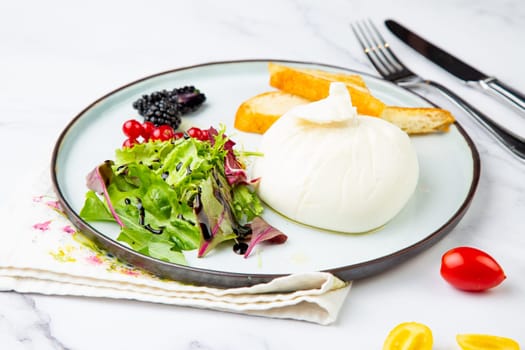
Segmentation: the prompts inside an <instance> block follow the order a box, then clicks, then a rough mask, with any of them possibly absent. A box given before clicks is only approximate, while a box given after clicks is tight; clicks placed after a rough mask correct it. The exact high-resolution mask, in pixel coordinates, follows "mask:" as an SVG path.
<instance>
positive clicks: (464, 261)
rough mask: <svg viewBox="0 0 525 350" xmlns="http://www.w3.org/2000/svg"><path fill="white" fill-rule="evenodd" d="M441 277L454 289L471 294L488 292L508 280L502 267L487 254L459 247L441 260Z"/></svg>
mask: <svg viewBox="0 0 525 350" xmlns="http://www.w3.org/2000/svg"><path fill="white" fill-rule="evenodd" d="M440 272H441V276H442V277H443V278H444V279H445V281H447V282H448V283H450V284H451V285H453V286H454V287H456V288H458V289H461V290H465V291H471V292H479V291H483V290H487V289H490V288H493V287H496V286H497V285H499V284H500V283H501V282H503V280H504V279H505V278H506V276H505V272H504V271H503V269H502V268H501V266H500V265H499V264H498V263H497V262H496V260H494V258H492V257H491V256H490V255H488V254H487V253H485V252H483V251H481V250H479V249H476V248H472V247H457V248H453V249H451V250H449V251H447V252H446V253H445V254H444V255H443V257H442V258H441V271H440Z"/></svg>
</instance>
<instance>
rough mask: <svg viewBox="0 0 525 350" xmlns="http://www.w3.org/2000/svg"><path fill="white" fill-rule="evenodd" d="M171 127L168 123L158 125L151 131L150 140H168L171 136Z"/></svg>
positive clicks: (172, 132)
mask: <svg viewBox="0 0 525 350" xmlns="http://www.w3.org/2000/svg"><path fill="white" fill-rule="evenodd" d="M174 134H175V133H174V131H173V128H172V127H171V126H169V125H160V126H158V127H156V128H155V129H153V131H152V132H151V139H152V140H160V141H168V140H171V139H172V138H173V135H174Z"/></svg>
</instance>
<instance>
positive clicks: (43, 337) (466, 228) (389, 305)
mask: <svg viewBox="0 0 525 350" xmlns="http://www.w3.org/2000/svg"><path fill="white" fill-rule="evenodd" d="M368 17H369V18H372V19H373V20H374V21H375V22H376V24H378V25H381V26H382V22H383V20H384V19H386V18H394V19H397V20H399V21H401V22H402V23H404V24H406V25H407V26H409V27H410V28H412V29H414V30H416V31H418V32H419V33H421V34H422V35H423V36H424V37H427V38H431V39H432V40H433V41H434V43H436V44H437V45H439V46H442V47H444V48H447V49H448V50H449V51H450V52H453V53H455V54H457V55H458V56H460V57H461V58H462V59H464V60H466V61H468V62H470V63H472V64H473V65H475V66H477V67H478V68H479V69H480V70H482V71H485V72H487V73H491V74H494V75H496V76H498V77H499V78H501V79H502V80H503V81H506V82H507V83H509V84H510V85H513V86H514V87H516V88H518V89H521V90H522V91H525V63H524V62H525V46H524V45H523V37H524V35H525V3H524V2H523V0H502V1H492V0H458V1H454V0H431V1H424V0H419V1H418V0H398V1H386V0H385V1H371V0H366V1H365V0H325V1H314V0H308V1H294V0H287V1H278V0H267V1H240V0H239V1H235V0H226V1H211V0H195V1H178V0H177V1H158V0H155V1H148V2H146V1H143V2H141V1H102V0H92V1H86V2H76V1H60V0H50V1H45V2H40V1H7V0H4V1H2V2H0V147H1V150H2V151H1V155H2V162H3V165H2V171H1V172H0V173H1V177H0V180H1V183H2V184H3V186H2V187H1V192H0V205H2V209H5V208H6V207H7V206H9V200H8V198H9V197H10V196H12V195H15V194H14V193H12V191H10V188H12V186H11V184H12V183H13V182H16V180H17V178H18V174H20V173H23V172H24V171H27V169H28V168H29V169H30V164H32V163H34V162H36V161H37V159H35V156H34V154H35V152H34V150H35V149H37V148H42V147H50V146H51V144H52V143H53V142H54V140H55V139H56V138H57V136H58V134H59V132H60V131H61V130H62V128H63V127H64V126H65V124H66V123H67V122H68V121H69V120H70V119H71V118H72V117H73V116H75V115H76V114H77V113H78V112H79V111H80V110H81V109H83V108H84V107H85V106H87V105H88V104H89V103H91V102H92V101H93V100H95V99H96V98H98V97H100V96H101V95H103V94H105V93H107V92H109V91H111V90H113V89H114V88H116V87H118V86H120V85H122V84H125V83H127V82H130V81H132V80H135V79H137V78H139V77H142V76H145V75H149V74H152V73H156V72H159V71H164V70H168V69H172V68H176V67H179V66H184V65H190V64H194V63H203V62H207V61H217V60H229V59H244V58H283V59H297V60H306V61H317V62H323V63H328V64H334V65H339V66H345V67H350V68H354V69H358V70H362V71H366V72H373V70H372V69H371V66H370V65H369V64H368V62H367V60H366V58H365V57H364V55H363V54H362V53H361V51H360V49H359V46H358V44H357V42H356V41H355V40H354V38H353V36H352V33H351V31H350V29H349V26H348V25H349V23H350V22H351V21H353V20H357V19H363V18H368ZM382 28H383V33H384V34H385V36H386V37H387V38H388V39H390V41H391V43H392V46H393V48H394V49H395V51H396V53H398V56H400V57H401V58H402V59H403V61H405V63H407V64H409V65H410V67H411V68H413V70H415V71H416V72H418V73H421V74H423V75H424V76H426V77H428V78H432V79H435V80H437V81H439V82H441V83H443V84H445V85H447V86H448V87H450V88H452V89H453V90H455V91H457V92H458V93H460V94H461V95H463V96H464V97H465V98H466V99H468V100H469V101H470V102H472V103H474V104H475V105H476V106H478V107H479V108H480V109H483V110H485V111H487V113H488V114H489V115H491V116H492V117H494V118H495V119H497V120H500V121H501V122H502V123H504V124H505V125H507V126H508V127H511V128H513V129H514V130H515V131H516V132H518V133H520V134H521V135H524V136H525V117H523V116H519V115H517V114H516V113H514V112H513V111H512V110H511V109H509V108H506V107H504V106H502V105H501V104H500V103H498V102H496V101H495V100H494V99H493V98H491V97H488V96H487V95H484V94H482V93H480V92H477V91H474V90H472V89H470V88H468V87H466V86H464V85H462V84H461V83H460V82H459V81H458V80H456V79H455V78H454V77H452V76H450V75H448V74H447V73H445V72H444V71H442V70H440V69H439V68H437V67H435V66H433V65H432V64H431V63H429V62H427V61H425V59H423V58H422V57H420V56H417V55H416V54H415V53H414V52H412V51H410V49H408V48H407V47H405V46H404V44H402V43H401V42H399V41H398V40H397V39H395V38H394V37H393V36H392V35H390V34H389V33H388V32H387V31H386V29H385V28H384V27H383V26H382ZM429 97H431V98H433V99H435V101H438V102H439V101H440V99H439V98H437V97H436V95H429ZM443 106H444V107H446V108H449V109H451V110H452V111H453V112H454V113H455V115H456V117H457V119H458V120H459V121H460V123H461V124H462V125H463V126H464V127H465V128H466V129H467V131H468V132H469V133H470V134H471V136H472V137H473V139H474V140H475V143H476V145H477V147H478V148H479V151H480V153H481V161H482V174H481V179H480V184H479V188H478V191H477V194H476V197H475V199H474V201H473V203H472V206H471V209H470V210H469V212H468V213H467V215H466V216H465V218H464V219H463V221H462V222H461V223H460V225H459V226H458V227H457V228H456V229H455V230H454V231H453V232H452V233H451V234H450V235H449V236H447V237H446V238H445V239H444V240H442V241H441V242H439V243H438V244H437V245H436V246H434V247H432V248H431V249H430V250H428V251H427V252H425V253H423V254H421V255H419V256H418V257H416V258H414V259H413V260H411V261H410V262H408V263H405V264H403V265H401V266H398V267H396V268H394V269H393V270H391V271H389V272H388V273H384V274H381V275H379V276H376V277H373V278H369V279H366V280H362V281H357V282H356V283H355V284H354V287H353V289H352V291H351V293H350V297H349V298H348V300H347V303H346V304H345V306H344V308H343V310H342V312H341V315H340V318H339V320H338V322H337V323H336V324H334V325H331V326H328V327H323V326H318V325H314V324H308V323H303V322H294V321H282V320H273V319H265V318H257V317H249V316H239V315H234V314H226V313H221V312H214V311H204V310H195V309H187V308H180V307H167V306H163V305H154V304H147V303H140V302H131V301H115V300H103V299H102V300H101V299H87V298H74V297H52V296H38V295H21V294H17V293H0V347H1V348H2V349H95V348H101V349H106V348H117V349H120V348H126V349H145V348H147V349H210V350H211V349H245V348H249V349H315V348H321V347H326V346H327V344H330V347H331V348H344V349H379V348H381V346H382V343H383V341H384V339H385V337H386V334H387V333H388V331H389V330H390V329H391V328H393V327H394V326H395V325H397V324H398V323H401V322H404V321H418V322H422V323H425V324H427V325H428V326H430V327H431V329H432V330H433V332H434V338H435V349H456V348H457V346H456V345H455V340H454V337H455V334H457V333H491V334H497V335H503V336H509V337H512V338H514V339H516V340H518V341H520V342H521V344H522V346H525V314H524V310H525V297H524V295H525V279H524V277H523V276H525V259H524V254H523V249H524V248H525V238H524V237H525V219H524V217H525V215H524V214H525V165H524V164H519V163H518V162H517V161H515V160H514V159H513V158H512V157H510V156H509V155H508V154H507V153H506V152H504V151H503V150H502V149H501V147H500V146H499V145H497V144H495V143H494V141H493V139H492V138H491V137H490V136H488V135H487V133H486V132H485V131H484V130H483V129H481V128H480V127H479V126H478V125H476V123H474V122H472V121H471V120H470V119H469V118H468V117H467V116H465V115H464V114H462V113H461V112H459V111H457V110H455V109H454V108H453V107H451V106H450V105H447V104H444V105H443ZM3 211H4V210H2V212H3ZM8 219H9V218H5V217H2V218H1V220H2V221H4V220H8ZM0 244H1V242H0ZM458 245H474V246H478V247H481V248H483V249H485V250H487V251H489V252H490V253H491V254H492V255H493V256H495V257H497V258H498V260H499V261H500V263H501V264H502V265H503V266H504V268H505V270H506V272H507V275H508V279H507V280H506V281H505V282H504V284H503V285H502V286H500V287H499V288H497V289H495V290H493V291H492V292H490V293H484V294H465V293H461V292H458V291H456V290H453V289H452V288H450V287H449V286H448V285H446V284H445V283H444V282H443V281H442V280H441V279H440V277H439V272H438V271H439V263H440V258H441V255H442V254H443V253H444V252H445V251H446V250H448V249H449V248H452V247H454V246H458Z"/></svg>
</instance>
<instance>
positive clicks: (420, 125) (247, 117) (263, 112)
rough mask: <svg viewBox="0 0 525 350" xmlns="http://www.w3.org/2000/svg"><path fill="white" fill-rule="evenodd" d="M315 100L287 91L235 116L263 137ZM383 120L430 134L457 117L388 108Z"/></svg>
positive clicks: (257, 100) (257, 99) (248, 104)
mask: <svg viewBox="0 0 525 350" xmlns="http://www.w3.org/2000/svg"><path fill="white" fill-rule="evenodd" d="M309 102H311V101H309V100H307V99H304V98H301V97H298V96H296V95H292V94H289V93H286V92H283V91H269V92H264V93H262V94H258V95H256V96H253V97H251V98H249V99H248V100H246V101H244V102H243V103H242V104H241V105H240V106H239V108H238V109H237V113H236V115H235V124H234V126H235V128H237V129H238V130H241V131H246V132H253V133H258V134H263V133H264V132H266V130H268V128H269V127H270V126H271V125H272V124H273V123H274V122H275V121H276V120H277V119H279V118H280V117H281V116H282V115H283V114H285V113H286V112H288V111H289V110H290V109H292V108H293V107H296V106H299V105H303V104H306V103H309ZM380 117H381V118H383V119H385V120H387V121H389V122H391V123H392V124H395V125H397V126H398V127H399V128H401V129H402V130H404V131H405V132H407V133H408V134H412V135H414V134H428V133H434V132H441V131H447V130H448V128H449V126H450V124H452V123H453V122H454V117H453V116H452V115H451V114H450V112H448V111H446V110H443V109H438V108H409V107H392V106H387V107H385V109H384V110H383V112H382V113H381V116H380Z"/></svg>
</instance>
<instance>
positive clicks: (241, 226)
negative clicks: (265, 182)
mask: <svg viewBox="0 0 525 350" xmlns="http://www.w3.org/2000/svg"><path fill="white" fill-rule="evenodd" d="M234 145H235V142H233V141H232V140H231V139H230V138H229V137H228V136H227V135H226V134H225V128H224V127H221V128H220V130H216V129H215V128H213V127H211V128H209V129H208V130H200V134H199V137H192V136H190V135H189V134H188V133H179V135H178V136H175V137H171V138H168V139H149V140H147V142H142V143H133V144H130V145H128V147H122V148H119V149H117V150H116V152H115V159H114V160H111V161H105V162H104V163H102V164H101V165H99V166H97V167H96V168H95V169H93V171H91V173H90V174H89V175H88V180H87V183H88V188H89V191H88V192H87V194H86V198H85V203H84V206H83V208H82V210H81V212H80V216H81V217H82V218H83V219H84V220H86V221H108V222H114V223H116V224H118V225H119V226H120V233H119V235H118V237H117V240H118V241H121V242H125V243H127V244H128V245H129V246H130V247H132V248H133V249H134V250H136V251H137V252H140V253H142V254H144V255H148V256H151V257H154V258H157V259H160V260H164V261H168V262H173V263H178V264H186V259H185V256H184V253H183V252H184V251H192V250H196V251H197V252H196V254H197V255H198V257H203V256H205V255H206V254H207V253H208V252H210V251H211V250H212V249H214V248H215V247H216V246H217V245H219V244H220V243H222V242H225V241H230V242H231V243H232V245H233V246H234V250H236V251H237V253H240V254H243V255H244V256H245V257H248V256H249V254H250V252H251V251H252V250H253V248H254V246H256V245H257V244H259V243H260V242H263V241H270V242H274V243H283V242H284V241H286V235H284V234H283V233H282V232H280V231H279V230H277V229H275V228H273V227H272V226H270V225H269V224H267V223H266V222H265V221H264V220H263V219H262V218H261V217H260V215H261V213H262V212H263V206H262V204H261V202H260V200H259V198H258V197H257V195H256V193H255V191H254V184H255V183H256V181H249V180H248V179H247V174H246V171H245V165H244V161H243V157H244V156H247V154H243V153H241V152H238V151H235V150H234Z"/></svg>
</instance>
